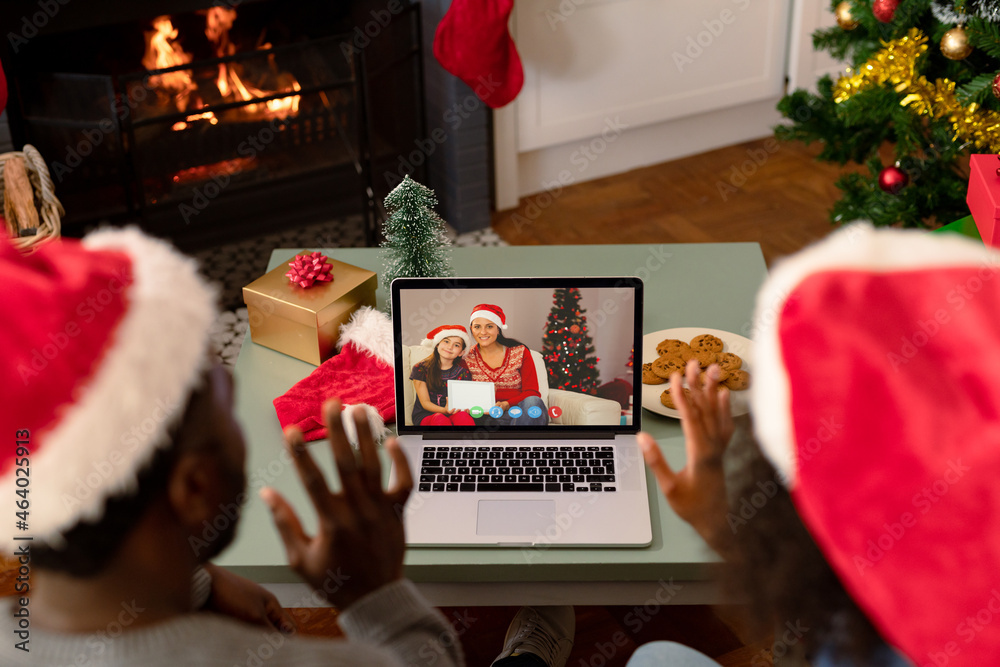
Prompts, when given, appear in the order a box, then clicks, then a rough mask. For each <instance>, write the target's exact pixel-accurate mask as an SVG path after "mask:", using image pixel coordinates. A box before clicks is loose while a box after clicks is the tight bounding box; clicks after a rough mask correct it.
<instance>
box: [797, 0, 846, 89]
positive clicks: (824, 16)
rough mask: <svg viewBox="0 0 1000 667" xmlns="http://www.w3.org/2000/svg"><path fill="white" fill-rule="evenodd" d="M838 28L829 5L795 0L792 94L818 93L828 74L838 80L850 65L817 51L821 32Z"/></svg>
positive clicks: (824, 52) (807, 0)
mask: <svg viewBox="0 0 1000 667" xmlns="http://www.w3.org/2000/svg"><path fill="white" fill-rule="evenodd" d="M836 25H837V19H836V17H835V16H834V14H833V12H832V11H830V7H829V3H827V2H821V1H820V0H794V1H793V5H792V25H791V35H790V40H789V45H788V90H789V91H792V90H795V89H796V88H805V89H806V90H809V91H812V92H815V91H816V81H817V80H818V79H819V78H820V77H822V76H823V75H824V74H830V75H831V76H833V78H834V80H836V79H837V77H838V76H839V75H840V74H842V73H843V72H844V68H845V67H846V65H845V64H844V63H841V62H839V61H837V60H834V59H833V57H831V56H830V54H829V53H827V52H826V51H816V50H815V49H813V44H812V34H813V32H815V31H816V30H818V29H819V28H829V27H832V26H836Z"/></svg>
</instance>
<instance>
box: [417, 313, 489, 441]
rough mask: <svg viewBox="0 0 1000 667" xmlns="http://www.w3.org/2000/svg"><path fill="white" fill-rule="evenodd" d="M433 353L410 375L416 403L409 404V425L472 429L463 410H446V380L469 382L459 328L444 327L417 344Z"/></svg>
mask: <svg viewBox="0 0 1000 667" xmlns="http://www.w3.org/2000/svg"><path fill="white" fill-rule="evenodd" d="M420 344H421V345H423V346H424V347H428V348H431V349H432V350H434V352H433V353H432V354H431V355H430V356H429V357H427V358H426V359H424V360H423V361H421V362H419V363H417V364H414V366H413V370H411V371H410V379H411V380H413V390H414V392H415V393H416V395H417V400H416V401H414V403H413V423H414V424H420V425H422V426H454V425H458V426H474V425H475V424H476V422H475V421H474V420H473V419H472V417H470V416H469V413H468V412H465V411H464V410H452V409H450V408H449V407H448V380H472V375H471V374H470V373H469V369H468V368H467V367H466V365H465V362H464V361H463V360H462V353H463V352H464V351H465V350H467V349H468V348H469V345H470V344H471V343H470V341H469V334H468V332H466V330H465V327H463V326H462V325H460V324H446V325H444V326H440V327H438V328H436V329H433V330H431V331H430V332H428V334H427V338H426V339H424V340H423V341H422V342H421V343H420Z"/></svg>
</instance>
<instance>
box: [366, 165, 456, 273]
mask: <svg viewBox="0 0 1000 667" xmlns="http://www.w3.org/2000/svg"><path fill="white" fill-rule="evenodd" d="M437 203H438V201H437V197H435V196H434V191H433V190H431V189H430V188H428V187H426V186H424V185H421V184H420V183H417V182H416V181H414V180H413V179H411V178H410V177H409V176H406V177H404V178H403V180H402V182H401V183H400V184H399V185H397V186H396V187H395V188H394V189H393V191H392V192H390V193H389V194H388V196H386V198H385V208H386V211H387V212H388V214H389V217H388V218H387V219H386V221H385V225H384V226H383V228H382V229H383V233H384V234H385V241H383V243H382V248H383V251H382V261H383V265H384V268H385V271H384V273H383V274H382V280H383V284H384V285H385V286H388V285H389V284H390V283H391V282H392V280H393V279H394V278H404V277H405V278H427V277H432V276H451V275H454V274H453V272H452V270H451V263H450V261H449V259H450V257H449V253H450V249H451V241H449V240H448V237H447V236H445V233H444V220H442V219H441V216H439V215H438V214H437V213H435V212H434V207H435V206H437Z"/></svg>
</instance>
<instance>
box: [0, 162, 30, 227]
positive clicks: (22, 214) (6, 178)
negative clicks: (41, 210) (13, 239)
mask: <svg viewBox="0 0 1000 667" xmlns="http://www.w3.org/2000/svg"><path fill="white" fill-rule="evenodd" d="M3 213H4V217H6V218H7V225H8V228H9V229H10V230H11V234H13V232H14V230H15V229H16V230H17V235H18V236H34V235H35V234H37V233H38V209H37V208H35V192H34V189H33V188H32V187H31V180H30V179H29V178H28V170H27V168H26V167H25V164H24V158H22V157H12V158H10V159H9V160H7V162H6V164H4V168H3Z"/></svg>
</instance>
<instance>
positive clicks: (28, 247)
mask: <svg viewBox="0 0 1000 667" xmlns="http://www.w3.org/2000/svg"><path fill="white" fill-rule="evenodd" d="M13 157H22V158H24V162H25V167H26V169H27V170H28V179H29V180H30V181H31V187H32V189H33V190H34V192H35V201H36V202H41V206H40V209H39V211H38V218H39V223H38V233H36V234H35V235H34V236H20V237H18V236H15V237H13V238H12V239H11V244H12V245H13V246H14V247H15V248H17V249H19V250H21V251H22V252H26V253H30V252H34V250H35V249H36V248H38V247H40V246H41V245H43V244H45V243H48V242H49V241H52V240H54V239H57V238H59V233H60V228H61V223H60V221H61V220H62V216H63V215H65V213H66V212H65V211H64V210H63V207H62V204H60V203H59V200H58V199H57V198H56V191H55V186H53V184H52V177H51V176H49V168H48V167H46V166H45V160H43V159H42V155H41V153H39V152H38V150H37V149H36V148H35V147H34V146H32V145H31V144H25V145H24V150H23V151H15V152H13V153H3V154H0V211H3V169H4V165H6V164H7V160H9V159H11V158H13Z"/></svg>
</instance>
